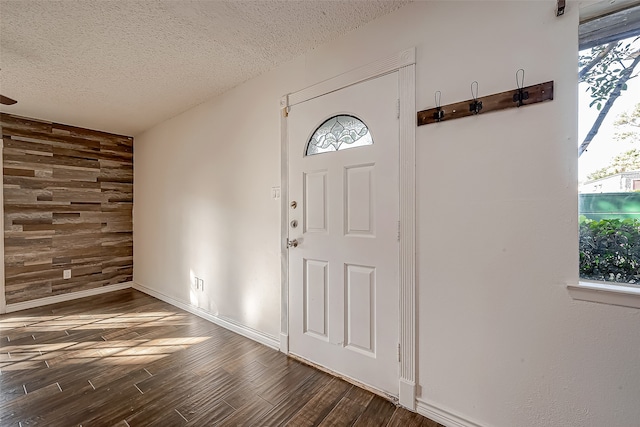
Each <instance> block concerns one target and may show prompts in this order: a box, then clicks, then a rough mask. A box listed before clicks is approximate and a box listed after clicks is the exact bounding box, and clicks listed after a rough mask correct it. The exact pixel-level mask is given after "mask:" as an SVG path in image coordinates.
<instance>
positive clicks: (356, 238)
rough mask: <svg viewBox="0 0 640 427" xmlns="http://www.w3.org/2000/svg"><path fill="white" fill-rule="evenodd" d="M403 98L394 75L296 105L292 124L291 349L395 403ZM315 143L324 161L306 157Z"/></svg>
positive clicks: (396, 393) (289, 119) (292, 112)
mask: <svg viewBox="0 0 640 427" xmlns="http://www.w3.org/2000/svg"><path fill="white" fill-rule="evenodd" d="M397 99H398V74H397V73H392V74H388V75H385V76H382V77H379V78H376V79H372V80H369V81H366V82H363V83H359V84H357V85H353V86H350V87H347V88H344V89H341V90H339V91H336V92H332V93H330V94H327V95H324V96H321V97H318V98H315V99H312V100H309V101H306V102H303V103H300V104H297V105H295V106H293V107H292V108H291V111H290V112H289V118H288V132H289V135H288V140H289V149H288V152H289V194H290V199H291V200H290V202H291V201H296V202H297V207H296V208H291V209H289V212H288V220H289V223H291V221H293V220H296V221H298V223H299V224H300V225H301V226H299V227H295V228H294V227H290V228H289V239H290V240H293V239H295V240H297V241H298V245H297V247H292V248H290V250H289V322H290V325H289V350H290V352H291V353H293V354H295V355H298V356H300V357H303V358H305V359H308V360H310V361H312V362H314V363H317V364H319V365H322V366H324V367H326V368H328V369H331V370H333V371H335V372H337V373H340V374H342V375H345V376H348V377H351V378H353V379H355V380H357V381H360V382H362V383H364V384H367V385H370V386H372V387H374V388H377V389H379V390H382V391H384V392H386V393H389V394H392V395H396V396H397V395H398V381H399V372H398V360H397V345H398V329H399V326H398V301H399V298H398V282H399V279H398V268H399V267H398V239H397V232H398V231H397V230H398V216H399V215H398V210H399V209H398V205H399V202H398V198H399V188H398V150H399V142H398V140H399V128H398V119H397V110H396V108H397V107H396V105H397V104H396V102H397ZM336 116H339V117H338V118H336ZM358 119H360V120H361V121H360V120H358ZM321 124H324V126H322V128H321V129H320V130H319V131H318V132H316V130H317V129H318V127H319V126H320V125H321ZM311 138H313V144H314V148H313V149H312V150H311V152H313V153H317V154H313V155H307V156H305V155H304V154H305V153H306V152H307V143H308V142H309V140H310V139H311ZM371 142H373V143H372V144H371ZM335 147H341V148H349V149H340V150H338V151H330V150H334V149H335ZM328 150H329V151H328ZM327 151H328V152H327Z"/></svg>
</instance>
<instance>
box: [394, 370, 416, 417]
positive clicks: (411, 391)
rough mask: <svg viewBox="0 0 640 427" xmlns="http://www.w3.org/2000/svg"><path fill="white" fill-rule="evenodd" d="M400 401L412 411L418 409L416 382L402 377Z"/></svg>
mask: <svg viewBox="0 0 640 427" xmlns="http://www.w3.org/2000/svg"><path fill="white" fill-rule="evenodd" d="M398 403H399V404H400V405H402V406H404V407H405V408H407V409H410V410H412V411H415V410H416V383H415V381H407V380H406V379H404V378H400V389H399V394H398Z"/></svg>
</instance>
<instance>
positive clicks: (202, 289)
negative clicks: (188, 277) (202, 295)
mask: <svg viewBox="0 0 640 427" xmlns="http://www.w3.org/2000/svg"><path fill="white" fill-rule="evenodd" d="M198 280H199V281H200V290H201V291H204V279H198Z"/></svg>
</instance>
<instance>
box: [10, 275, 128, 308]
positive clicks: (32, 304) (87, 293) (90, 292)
mask: <svg viewBox="0 0 640 427" xmlns="http://www.w3.org/2000/svg"><path fill="white" fill-rule="evenodd" d="M132 286H133V282H124V283H117V284H115V285H107V286H101V287H99V288H93V289H86V290H83V291H78V292H69V293H68V294H60V295H54V296H51V297H45V298H38V299H33V300H31V301H24V302H17V303H15V304H7V313H13V312H15V311H21V310H28V309H30V308H36V307H42V306H43V305H49V304H56V303H59V302H65V301H72V300H74V299H79V298H86V297H92V296H94V295H100V294H106V293H108V292H114V291H120V290H122V289H127V288H130V287H132Z"/></svg>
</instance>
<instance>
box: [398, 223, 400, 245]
mask: <svg viewBox="0 0 640 427" xmlns="http://www.w3.org/2000/svg"><path fill="white" fill-rule="evenodd" d="M399 241H400V221H398V242H399Z"/></svg>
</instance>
